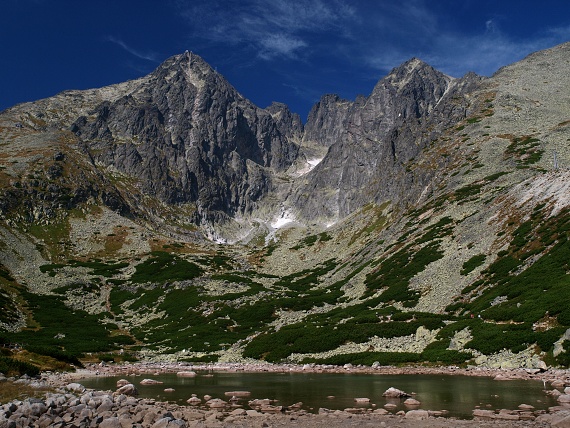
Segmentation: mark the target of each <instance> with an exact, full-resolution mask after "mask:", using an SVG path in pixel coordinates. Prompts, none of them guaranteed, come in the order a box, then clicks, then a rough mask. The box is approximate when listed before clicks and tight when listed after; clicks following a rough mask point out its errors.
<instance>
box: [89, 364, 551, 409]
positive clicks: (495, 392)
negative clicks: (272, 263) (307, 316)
mask: <svg viewBox="0 0 570 428" xmlns="http://www.w3.org/2000/svg"><path fill="white" fill-rule="evenodd" d="M197 373H198V376H196V377H194V378H183V377H177V376H176V374H164V375H159V376H153V375H151V374H147V375H141V376H125V377H119V376H118V377H93V378H87V379H83V380H82V381H81V383H82V384H83V385H84V386H85V387H87V388H95V389H101V390H112V391H115V390H116V389H117V388H116V383H117V380H119V379H127V380H129V381H130V382H132V383H133V384H134V385H135V386H136V387H137V389H138V391H139V397H141V398H154V399H157V400H160V401H170V402H175V403H177V404H186V400H187V399H188V398H190V397H191V395H192V394H197V395H198V397H200V398H202V397H203V396H204V395H205V394H208V395H211V396H212V397H214V398H221V399H223V400H227V399H228V398H230V397H226V396H225V395H224V393H225V392H227V391H251V396H250V397H248V398H246V399H244V400H243V401H241V402H240V404H244V407H245V408H247V400H250V399H254V398H260V399H262V398H270V399H274V400H278V402H277V404H279V405H283V406H288V405H291V404H294V403H297V402H299V401H301V402H303V409H305V410H307V411H310V412H317V411H318V409H319V408H320V407H325V408H328V409H335V410H336V409H345V408H347V407H359V406H357V405H356V403H355V402H354V399H355V398H360V397H365V398H370V405H365V407H372V406H371V405H372V404H376V406H377V407H376V408H381V407H382V406H384V404H386V403H387V402H388V399H386V398H385V397H382V394H383V393H384V391H386V390H387V389H388V388H389V387H391V386H393V387H395V388H398V389H401V390H403V391H406V392H408V393H411V392H415V393H416V395H415V397H414V398H415V399H417V400H419V401H420V402H421V406H420V408H421V409H425V410H448V411H449V416H454V417H458V418H470V417H471V414H472V411H473V409H474V408H475V406H480V407H481V408H483V409H516V408H517V407H518V406H519V404H523V403H524V404H530V405H532V406H534V407H535V408H536V409H547V408H548V407H549V406H554V405H556V404H557V403H556V401H555V400H554V399H553V398H552V397H551V396H548V395H546V394H545V393H544V386H543V383H542V382H540V381H523V380H512V381H496V380H493V379H491V378H482V377H470V376H445V375H375V374H343V373H243V372H237V373H234V372H232V373H227V372H197ZM145 378H149V379H154V380H158V381H161V382H163V384H161V385H141V384H140V382H141V381H142V380H143V379H145ZM165 388H174V389H175V392H171V393H167V392H164V389H165ZM329 396H333V397H334V398H327V397H329ZM390 402H395V403H396V404H398V410H400V409H402V410H406V408H405V406H404V405H403V400H401V401H400V400H396V401H390Z"/></svg>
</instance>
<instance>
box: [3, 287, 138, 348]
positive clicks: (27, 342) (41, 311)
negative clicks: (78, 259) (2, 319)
mask: <svg viewBox="0 0 570 428" xmlns="http://www.w3.org/2000/svg"><path fill="white" fill-rule="evenodd" d="M22 296H23V297H24V299H25V300H26V302H27V306H28V309H29V310H30V312H31V313H32V314H33V317H34V320H35V322H36V323H37V324H38V325H39V327H38V328H37V329H24V330H22V331H20V332H17V333H5V336H6V338H7V339H8V340H10V341H11V342H13V343H20V344H22V345H24V347H28V346H35V347H38V348H41V349H46V348H50V349H59V350H61V351H63V352H65V353H66V354H67V355H75V356H80V355H81V354H83V353H84V352H101V351H108V350H112V349H118V348H120V347H122V346H124V345H129V344H131V343H132V339H131V338H130V337H128V336H122V335H112V334H111V332H112V330H114V329H116V328H117V327H116V326H112V325H108V324H107V325H106V324H103V323H101V321H102V316H101V315H91V314H89V313H87V312H85V311H81V310H72V309H71V308H69V307H67V306H66V305H65V304H64V302H63V297H62V296H57V295H42V296H38V295H36V294H33V293H30V292H28V291H25V290H22Z"/></svg>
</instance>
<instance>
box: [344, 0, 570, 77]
mask: <svg viewBox="0 0 570 428" xmlns="http://www.w3.org/2000/svg"><path fill="white" fill-rule="evenodd" d="M408 8H409V9H408ZM406 12H409V14H406ZM377 13H379V14H380V16H381V19H374V16H373V17H372V18H368V20H367V28H368V34H369V42H368V43H361V44H360V45H359V46H357V45H355V46H354V51H355V52H358V55H359V56H360V58H361V61H362V62H363V63H365V64H367V65H368V66H369V67H371V68H373V69H378V70H379V71H382V72H386V71H387V70H389V69H391V68H393V67H395V66H397V65H399V64H400V63H402V62H403V61H406V60H407V59H409V58H411V57H413V56H417V57H420V58H421V59H423V60H424V61H426V62H428V63H429V64H431V65H433V66H434V67H436V68H438V69H440V70H442V71H444V72H445V73H447V74H450V75H452V76H456V77H458V76H462V75H463V74H465V73H466V72H468V71H475V72H476V73H479V74H483V75H490V74H492V73H494V72H495V71H496V70H498V69H499V68H500V67H501V66H504V65H508V64H510V63H512V62H515V61H518V60H520V59H522V58H523V57H525V56H526V55H528V54H530V53H531V52H534V51H537V50H541V49H545V48H548V47H551V46H553V45H555V44H558V43H562V42H564V41H567V40H570V27H560V28H549V29H546V30H544V29H543V30H542V32H541V33H535V34H532V35H530V34H529V36H528V38H526V39H521V38H520V37H514V36H510V35H509V34H508V32H506V31H505V30H504V29H503V28H502V26H501V20H500V19H495V18H493V17H489V18H488V19H487V20H482V21H481V22H480V26H479V30H477V29H476V28H472V29H470V30H469V31H468V30H466V29H465V30H464V29H462V28H459V29H458V28H453V27H452V26H449V25H446V24H447V23H446V22H445V17H442V16H441V15H436V14H435V13H434V12H433V8H431V7H430V6H429V4H428V3H427V2H426V1H425V0H408V1H406V0H404V1H401V2H399V3H397V4H392V5H390V6H389V7H386V8H378V12H377ZM404 34H407V37H399V36H397V35H404Z"/></svg>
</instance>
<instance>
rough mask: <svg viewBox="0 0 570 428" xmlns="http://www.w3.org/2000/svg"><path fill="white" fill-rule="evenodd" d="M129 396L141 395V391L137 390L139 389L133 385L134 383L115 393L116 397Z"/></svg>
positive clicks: (122, 387)
mask: <svg viewBox="0 0 570 428" xmlns="http://www.w3.org/2000/svg"><path fill="white" fill-rule="evenodd" d="M121 394H123V395H129V396H135V395H139V391H138V390H137V388H136V387H135V386H134V385H133V384H132V383H128V384H126V385H124V386H121V387H120V388H119V389H117V391H115V394H114V395H121Z"/></svg>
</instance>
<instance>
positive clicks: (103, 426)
mask: <svg viewBox="0 0 570 428" xmlns="http://www.w3.org/2000/svg"><path fill="white" fill-rule="evenodd" d="M99 428H123V427H122V425H121V422H120V421H119V418H117V417H111V418H106V419H104V420H103V421H102V422H101V423H100V424H99Z"/></svg>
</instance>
